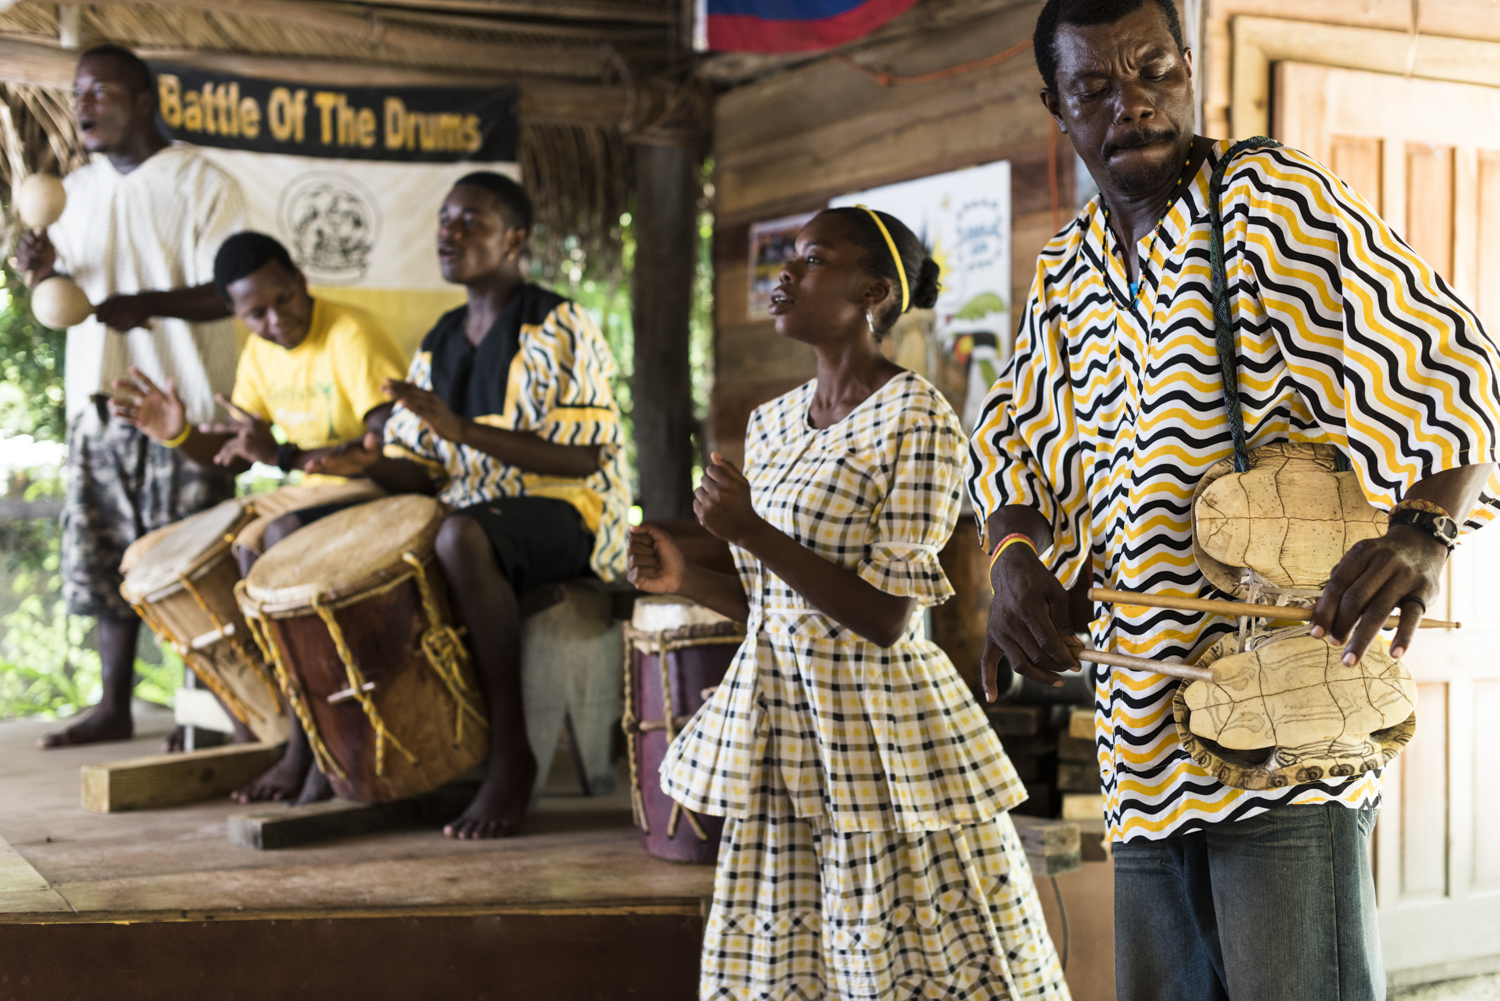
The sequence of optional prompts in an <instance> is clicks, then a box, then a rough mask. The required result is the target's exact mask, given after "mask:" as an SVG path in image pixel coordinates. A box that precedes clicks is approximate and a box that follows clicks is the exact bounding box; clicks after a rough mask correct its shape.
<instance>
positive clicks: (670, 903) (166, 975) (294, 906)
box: [0, 705, 713, 1001]
mask: <svg viewBox="0 0 1500 1001" xmlns="http://www.w3.org/2000/svg"><path fill="white" fill-rule="evenodd" d="M136 723H137V727H136V729H137V734H138V736H137V738H136V739H135V740H133V741H130V742H127V743H114V744H99V745H94V746H92V747H81V748H68V749H63V750H57V751H49V752H46V753H42V752H40V751H37V750H35V749H34V748H33V746H32V744H33V741H34V740H35V739H36V738H37V736H39V735H40V734H41V733H43V732H44V731H46V730H48V729H50V728H52V727H54V726H55V725H56V724H53V723H42V722H36V721H30V720H22V721H11V722H5V723H0V1001H72V999H75V998H107V999H109V1001H164V999H191V998H213V999H215V1001H241V999H246V1001H249V999H254V1001H267V999H274V1001H293V999H304V998H306V999H317V1001H342V999H345V998H349V999H353V998H360V999H380V998H393V999H394V998H400V999H413V1001H415V999H425V998H443V999H445V1001H509V999H520V998H527V999H534V998H558V999H593V998H600V999H603V998H609V999H615V998H631V997H639V998H651V999H661V1001H674V999H683V1001H687V999H691V998H692V997H694V996H695V994H696V983H697V969H698V947H699V942H700V939H701V936H702V928H703V915H704V913H705V909H706V904H707V899H708V897H709V896H710V894H711V892H712V885H713V872H712V870H711V868H709V867H706V866H686V865H678V864H674V863H671V862H665V861H661V860H658V859H654V858H652V857H650V856H648V855H646V854H645V853H644V852H642V851H641V850H640V848H639V847H638V845H637V842H636V832H635V828H634V827H633V826H632V824H631V820H630V807H629V798H628V792H629V789H628V784H627V781H626V780H624V779H623V777H622V781H621V782H620V783H619V784H618V789H619V791H618V792H617V793H616V794H615V795H614V796H611V797H601V798H598V799H589V798H585V797H584V796H582V795H581V794H580V793H578V792H576V791H574V790H576V788H577V783H576V780H574V779H573V778H572V776H571V775H570V774H568V773H567V772H566V771H565V769H566V768H567V765H568V763H567V762H566V761H562V762H560V763H559V765H560V767H554V770H553V779H554V781H553V783H552V785H551V786H549V794H548V795H544V796H543V798H542V800H541V802H540V805H539V806H538V807H537V808H536V810H534V811H533V813H532V815H531V817H530V819H529V821H528V823H527V826H526V828H525V829H524V831H523V833H522V834H521V835H520V836H519V837H516V838H512V839H507V840H503V841H483V842H455V841H453V840H450V839H448V838H444V837H443V836H442V834H441V833H440V832H439V831H438V830H437V829H434V828H428V829H420V830H418V829H413V830H401V831H386V832H381V833H375V834H367V835H362V836H359V837H356V838H348V839H344V840H341V841H330V842H324V843H321V844H318V845H316V846H313V847H304V848H292V849H283V850H280V851H252V850H248V849H244V848H238V847H235V846H234V845H232V844H230V842H229V840H228V837H227V835H226V820H227V818H228V817H229V816H230V815H231V814H234V813H240V812H245V811H246V810H247V809H249V808H248V807H245V806H241V805H238V804H234V803H231V802H230V801H228V800H227V799H226V800H217V801H213V802H207V803H199V804H195V805H192V806H186V807H177V808H171V809H161V810H151V811H143V812H135V813H116V814H94V813H88V812H85V811H84V810H83V809H82V808H81V807H80V806H79V768H80V766H82V765H86V764H97V763H101V762H106V761H112V760H119V759H122V758H130V757H137V756H140V755H144V754H152V753H155V752H156V751H157V749H158V748H159V746H160V743H161V738H162V736H163V735H164V734H165V733H166V731H167V729H168V728H169V726H170V724H171V717H170V715H169V714H168V713H166V712H164V711H162V710H159V709H155V710H153V709H149V708H145V709H143V708H141V707H140V706H139V705H138V707H137V714H136ZM560 757H561V756H560Z"/></svg>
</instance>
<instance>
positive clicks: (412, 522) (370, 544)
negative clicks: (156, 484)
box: [237, 494, 489, 803]
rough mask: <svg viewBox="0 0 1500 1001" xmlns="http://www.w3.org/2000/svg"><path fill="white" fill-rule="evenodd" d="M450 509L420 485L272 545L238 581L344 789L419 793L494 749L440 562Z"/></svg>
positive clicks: (328, 768) (345, 792)
mask: <svg viewBox="0 0 1500 1001" xmlns="http://www.w3.org/2000/svg"><path fill="white" fill-rule="evenodd" d="M446 513H447V508H446V507H445V506H444V505H443V504H441V503H440V502H438V501H437V500H435V499H433V498H431V497H423V496H417V495H410V494H408V495H403V496H398V497H387V498H385V499H383V500H377V501H371V502H370V503H368V504H361V505H359V506H358V507H352V508H348V509H346V510H343V511H339V512H337V513H335V514H332V515H329V516H328V517H327V518H323V519H321V520H319V521H316V522H314V523H313V524H311V525H308V526H307V527H305V528H301V529H298V531H297V533H296V534H295V536H293V537H291V538H289V539H287V540H284V541H283V542H281V543H278V544H277V545H275V546H272V547H271V548H270V549H269V550H267V551H266V554H265V555H264V556H262V557H261V558H260V559H259V560H257V561H256V563H255V566H254V567H253V568H252V569H251V571H250V574H249V576H248V577H246V578H245V581H244V582H243V583H242V584H241V585H240V587H239V589H238V592H237V593H238V595H239V601H240V609H241V611H243V612H244V614H245V618H246V620H247V621H248V622H249V624H250V627H251V630H252V632H253V634H254V635H255V637H256V640H257V642H259V643H260V644H261V648H262V651H263V652H264V654H265V657H266V659H267V660H268V661H269V662H270V663H271V664H272V665H273V666H274V668H275V670H276V675H277V678H278V680H279V681H280V682H281V684H282V686H283V688H284V689H285V691H286V694H287V700H288V702H290V704H291V706H292V709H293V710H294V711H295V712H296V713H297V718H298V720H299V721H300V722H301V723H302V727H303V729H304V730H305V731H306V732H307V737H308V742H309V743H310V744H311V745H312V748H313V753H314V755H315V756H316V758H317V762H318V767H319V768H321V769H322V770H323V772H324V774H326V775H327V776H328V780H329V782H330V783H331V784H332V786H333V790H334V792H335V793H337V794H338V795H339V796H342V797H343V798H345V799H350V800H354V801H356V802H361V803H381V802H389V801H391V800H397V799H404V798H406V797H409V796H415V795H417V794H419V793H423V792H426V791H428V790H429V789H435V788H437V787H438V786H440V785H442V784H443V783H445V782H448V781H451V780H452V779H455V778H457V777H458V776H460V775H462V774H463V773H464V772H466V771H468V770H469V769H470V768H473V767H474V766H475V765H477V764H479V763H480V762H482V761H483V760H484V759H485V756H486V754H487V753H488V751H489V737H488V729H489V724H488V720H487V719H486V716H485V710H484V701H483V699H482V697H481V693H480V690H479V685H478V682H477V679H476V678H475V675H474V670H473V667H472V665H471V664H470V663H469V656H468V652H467V651H466V650H465V649H464V645H463V642H462V640H461V639H460V638H459V635H458V632H457V630H455V629H454V628H453V626H452V617H451V615H450V613H449V609H448V599H447V592H446V589H445V585H444V581H443V578H442V574H441V572H440V570H439V568H438V566H437V563H436V561H435V559H434V558H433V543H434V540H435V539H436V538H437V532H438V526H439V525H441V524H442V521H443V516H444V515H445V514H446Z"/></svg>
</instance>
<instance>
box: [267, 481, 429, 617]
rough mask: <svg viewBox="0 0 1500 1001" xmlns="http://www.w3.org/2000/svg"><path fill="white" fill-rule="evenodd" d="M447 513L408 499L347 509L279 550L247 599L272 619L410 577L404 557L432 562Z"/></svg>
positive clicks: (270, 551)
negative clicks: (316, 600) (319, 601)
mask: <svg viewBox="0 0 1500 1001" xmlns="http://www.w3.org/2000/svg"><path fill="white" fill-rule="evenodd" d="M447 510H448V509H447V508H446V507H445V506H444V505H443V504H442V502H440V501H438V500H437V499H435V498H433V497H425V496H422V495H420V494H402V495H400V496H397V497H386V498H384V499H382V500H377V501H371V502H370V503H368V504H361V505H359V506H358V507H351V508H346V509H345V510H343V511H339V512H337V513H336V514H331V515H329V516H328V517H327V518H323V519H321V520H319V521H315V522H313V523H312V524H311V525H308V526H307V527H306V528H300V529H298V530H297V531H296V532H295V533H294V534H292V535H291V536H289V537H288V538H286V539H284V540H282V541H281V542H279V543H277V544H276V545H274V546H272V547H271V548H270V549H268V550H267V551H266V554H265V555H264V556H262V557H261V558H260V559H259V560H257V561H256V562H255V566H254V567H252V568H251V569H250V576H249V577H247V578H245V593H246V596H247V597H248V598H249V599H250V601H251V602H252V603H254V604H255V605H256V606H258V607H259V608H260V610H261V611H263V612H266V613H284V612H292V611H295V610H306V609H308V608H310V607H311V606H312V602H313V599H314V598H317V597H320V596H321V598H322V599H323V600H324V601H325V602H327V603H329V604H333V603H335V602H337V601H339V600H340V599H344V598H349V597H352V596H357V595H361V594H364V593H365V592H368V591H370V590H372V589H375V588H379V587H382V586H385V585H387V584H391V583H393V582H395V581H397V580H400V579H403V578H405V577H407V576H409V575H410V574H411V572H412V568H411V565H410V564H408V563H407V562H406V561H405V560H404V559H402V554H404V553H408V552H409V553H412V554H413V555H415V556H416V557H417V558H418V559H420V560H423V561H425V560H426V559H427V558H428V557H429V556H430V555H431V554H432V546H433V540H435V539H436V538H437V531H438V526H439V525H441V524H442V522H443V516H444V515H445V514H447Z"/></svg>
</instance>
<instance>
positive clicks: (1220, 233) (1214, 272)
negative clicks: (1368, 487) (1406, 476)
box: [1208, 136, 1349, 473]
mask: <svg viewBox="0 0 1500 1001" xmlns="http://www.w3.org/2000/svg"><path fill="white" fill-rule="evenodd" d="M1280 148H1281V143H1279V142H1277V141H1276V140H1275V139H1269V138H1267V137H1266V136H1253V137H1251V138H1249V139H1241V140H1240V141H1239V142H1237V143H1235V144H1234V145H1233V146H1231V147H1229V151H1228V152H1226V153H1225V154H1224V156H1223V157H1222V158H1221V159H1220V160H1219V162H1218V163H1217V164H1215V165H1214V172H1213V176H1212V177H1210V178H1209V181H1208V222H1209V224H1208V268H1209V275H1210V278H1211V280H1212V283H1213V284H1212V290H1213V306H1214V340H1215V342H1216V344H1217V346H1218V352H1219V368H1220V371H1221V372H1222V373H1223V376H1224V409H1225V411H1226V412H1227V413H1228V416H1229V436H1230V438H1231V439H1232V440H1233V442H1234V471H1235V472H1237V473H1244V472H1248V471H1249V470H1250V448H1249V445H1248V444H1247V443H1246V441H1245V415H1244V412H1243V411H1242V410H1241V408H1240V366H1239V355H1238V347H1237V345H1238V340H1237V337H1236V333H1235V328H1234V314H1233V313H1232V312H1231V310H1230V307H1229V278H1228V275H1227V274H1226V273H1225V267H1224V212H1223V208H1222V202H1223V198H1224V173H1225V171H1226V170H1228V168H1229V164H1230V163H1231V162H1232V161H1233V160H1234V159H1235V157H1237V156H1239V155H1240V154H1241V153H1244V152H1247V151H1249V150H1256V149H1280ZM1334 453H1335V456H1336V458H1335V468H1336V469H1337V470H1338V471H1339V472H1341V473H1342V472H1347V471H1348V470H1349V459H1348V457H1346V456H1345V455H1344V453H1343V452H1342V451H1340V450H1339V449H1337V448H1335V449H1334Z"/></svg>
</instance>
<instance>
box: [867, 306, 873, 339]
mask: <svg viewBox="0 0 1500 1001" xmlns="http://www.w3.org/2000/svg"><path fill="white" fill-rule="evenodd" d="M865 323H867V324H869V326H870V336H872V337H873V336H875V314H874V312H873V311H871V310H868V309H867V310H865Z"/></svg>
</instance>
